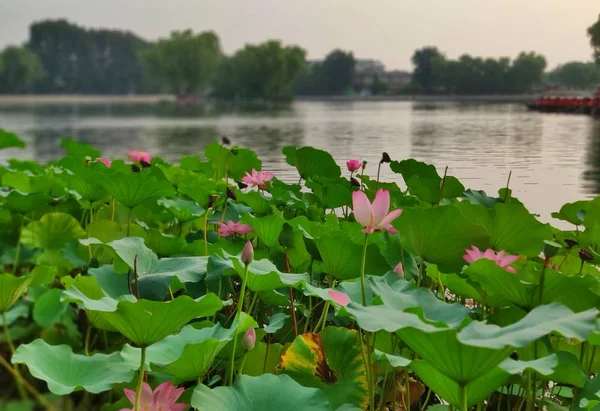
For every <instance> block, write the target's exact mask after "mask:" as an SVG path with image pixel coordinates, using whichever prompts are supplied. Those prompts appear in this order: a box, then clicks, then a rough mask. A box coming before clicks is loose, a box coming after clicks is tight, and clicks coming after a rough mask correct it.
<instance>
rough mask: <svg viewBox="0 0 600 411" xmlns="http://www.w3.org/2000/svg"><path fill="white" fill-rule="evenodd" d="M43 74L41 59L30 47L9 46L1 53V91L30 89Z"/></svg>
mask: <svg viewBox="0 0 600 411" xmlns="http://www.w3.org/2000/svg"><path fill="white" fill-rule="evenodd" d="M43 75H44V70H43V69H42V64H41V63H40V60H39V59H38V57H37V56H36V55H35V54H34V53H32V52H31V51H30V50H29V49H27V48H25V47H16V46H9V47H7V48H6V49H4V51H3V52H2V53H0V92H5V93H22V92H25V91H29V90H30V88H31V86H32V84H33V83H34V82H35V81H36V80H38V79H40V78H42V77H43Z"/></svg>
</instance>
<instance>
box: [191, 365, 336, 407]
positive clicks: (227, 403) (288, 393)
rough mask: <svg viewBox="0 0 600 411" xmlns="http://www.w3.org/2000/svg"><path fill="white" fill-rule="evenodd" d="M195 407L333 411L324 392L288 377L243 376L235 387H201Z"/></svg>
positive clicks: (198, 387) (197, 390)
mask: <svg viewBox="0 0 600 411" xmlns="http://www.w3.org/2000/svg"><path fill="white" fill-rule="evenodd" d="M191 405H192V407H196V408H200V409H208V410H210V409H212V410H219V411H264V410H269V409H272V410H277V411H331V410H332V407H330V406H329V404H328V403H327V398H326V397H325V395H324V394H323V392H322V391H321V390H318V389H316V388H308V387H303V386H302V385H300V384H298V383H297V382H296V381H294V380H293V379H292V378H291V377H289V376H287V375H273V374H264V375H261V376H259V377H249V376H246V375H242V376H241V377H240V378H238V379H237V380H236V382H235V384H234V385H233V386H232V387H217V388H214V389H212V390H211V389H210V388H208V387H207V386H205V385H198V386H196V388H195V389H194V394H193V395H192V402H191Z"/></svg>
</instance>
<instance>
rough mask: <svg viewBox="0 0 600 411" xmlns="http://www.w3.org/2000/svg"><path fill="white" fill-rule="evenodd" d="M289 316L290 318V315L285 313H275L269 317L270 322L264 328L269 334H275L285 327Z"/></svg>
mask: <svg viewBox="0 0 600 411" xmlns="http://www.w3.org/2000/svg"><path fill="white" fill-rule="evenodd" d="M288 318H290V315H288V314H285V313H277V314H274V315H273V316H271V318H270V319H269V324H268V325H266V326H265V327H264V328H263V329H264V330H265V332H266V333H267V334H275V333H276V332H277V331H279V330H281V328H283V326H284V325H285V322H286V320H287V319H288Z"/></svg>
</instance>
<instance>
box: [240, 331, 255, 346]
mask: <svg viewBox="0 0 600 411" xmlns="http://www.w3.org/2000/svg"><path fill="white" fill-rule="evenodd" d="M254 344H256V331H254V328H249V329H248V331H246V334H244V337H242V347H243V348H244V350H246V351H252V349H253V348H254Z"/></svg>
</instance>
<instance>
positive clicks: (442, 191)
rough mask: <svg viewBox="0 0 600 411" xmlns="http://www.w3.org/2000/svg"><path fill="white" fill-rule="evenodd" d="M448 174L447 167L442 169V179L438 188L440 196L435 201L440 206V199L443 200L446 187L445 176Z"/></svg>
mask: <svg viewBox="0 0 600 411" xmlns="http://www.w3.org/2000/svg"><path fill="white" fill-rule="evenodd" d="M447 174H448V166H446V168H445V169H444V177H443V178H442V185H441V186H440V196H439V198H438V201H437V205H440V203H441V202H442V198H444V186H445V185H446V175H447Z"/></svg>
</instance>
